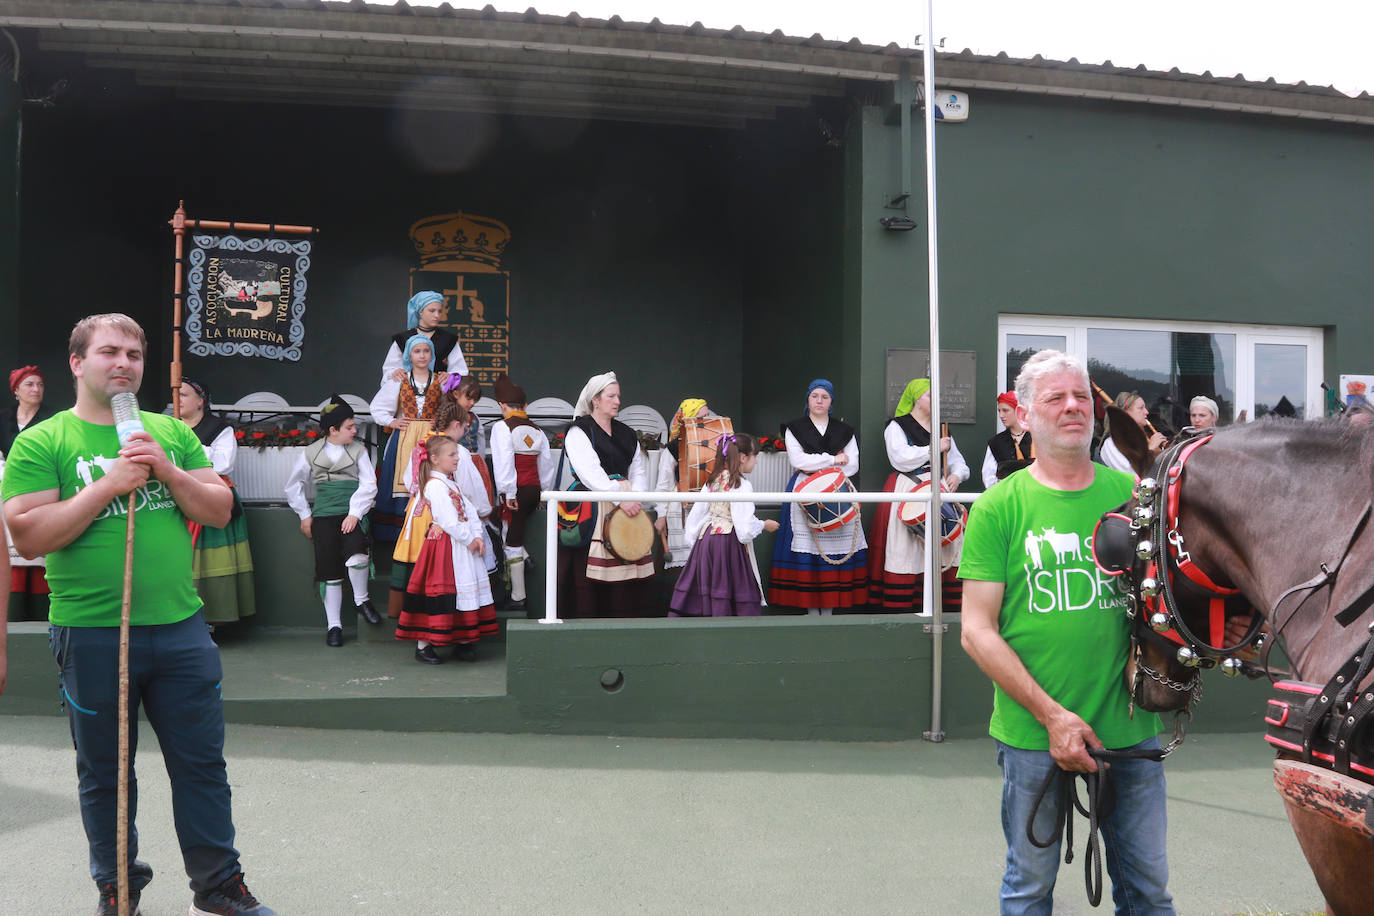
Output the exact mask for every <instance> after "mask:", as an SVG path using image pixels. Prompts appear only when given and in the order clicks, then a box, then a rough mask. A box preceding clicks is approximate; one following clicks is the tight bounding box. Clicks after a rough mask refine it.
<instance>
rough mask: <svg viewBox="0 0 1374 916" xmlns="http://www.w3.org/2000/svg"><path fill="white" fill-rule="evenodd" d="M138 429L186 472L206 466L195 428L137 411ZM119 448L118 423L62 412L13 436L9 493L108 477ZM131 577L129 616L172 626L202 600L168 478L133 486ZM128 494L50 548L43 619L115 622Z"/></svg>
mask: <svg viewBox="0 0 1374 916" xmlns="http://www.w3.org/2000/svg"><path fill="white" fill-rule="evenodd" d="M140 416H141V417H142V419H143V427H144V429H146V430H147V431H148V433H149V434H150V435H151V436H152V437H153V438H154V439H156V440H157V441H158V442H159V443H160V444H161V445H162V448H163V450H164V451H166V453H167V457H168V458H170V459H171V460H172V463H173V464H175V465H177V466H178V467H181V468H185V469H187V470H193V469H195V468H206V467H209V466H210V462H209V460H208V459H207V458H206V457H205V449H204V448H202V447H201V444H200V441H199V440H198V439H197V438H196V434H195V433H193V432H192V431H191V428H190V427H189V426H187V425H186V424H185V423H183V422H181V421H180V420H177V419H175V418H173V417H168V416H163V415H162V414H155V413H148V412H146V411H140ZM118 455H119V438H118V436H116V435H115V428H114V426H112V425H111V426H101V425H98V424H95V423H87V422H86V421H85V420H82V419H81V418H79V417H78V416H76V414H74V413H72V412H71V411H70V410H64V411H63V412H61V413H59V414H58V415H57V416H55V417H53V418H52V419H50V420H48V421H47V422H45V423H40V424H38V425H36V426H32V427H30V428H28V429H26V430H24V431H23V432H22V433H20V434H19V437H18V438H17V439H15V440H14V447H13V448H12V449H11V450H10V454H9V460H8V461H6V462H5V480H4V484H3V489H2V490H0V493H3V496H4V498H5V499H7V500H8V499H10V498H11V497H14V496H19V495H22V494H24V493H37V492H41V491H44V490H57V491H58V494H59V496H58V498H59V499H70V498H71V497H72V496H74V495H76V493H78V492H79V491H80V490H82V489H83V488H85V487H87V486H90V485H91V483H93V482H94V481H96V480H98V479H99V478H100V477H102V476H104V474H105V469H106V468H108V467H109V466H111V465H112V464H113V463H114V460H115V458H117V457H118ZM135 493H136V494H137V497H138V498H137V500H136V501H135V503H134V581H133V592H132V598H131V603H130V605H129V608H130V610H129V619H130V622H131V623H132V624H134V625H136V626H144V625H155V624H164V623H176V622H177V621H179V620H185V619H186V618H187V617H190V616H191V615H192V614H194V613H195V612H196V611H197V610H198V609H199V608H200V605H201V601H200V598H199V597H198V596H197V595H196V590H195V587H194V586H193V585H192V582H191V535H190V532H189V531H187V530H186V517H185V516H184V515H182V514H181V509H179V508H178V507H177V504H176V501H175V500H174V499H173V498H172V493H171V490H169V489H168V488H167V485H166V484H164V483H163V482H162V481H160V480H157V479H156V478H150V479H149V481H148V483H147V485H145V486H143V487H140V488H139V489H138V490H136V491H135ZM128 506H129V500H128V497H127V496H121V497H119V498H118V499H115V500H111V502H110V504H109V505H108V506H106V507H105V510H104V511H103V512H101V513H100V515H99V516H98V517H97V518H96V519H95V521H93V522H91V524H90V526H89V527H88V528H87V529H86V530H85V531H83V532H82V533H81V534H80V536H78V537H77V539H76V540H74V541H72V542H71V543H70V544H68V545H67V546H66V547H63V548H62V549H61V550H58V551H55V552H53V553H50V554H48V557H47V563H48V573H47V575H48V585H49V586H50V587H51V588H52V598H51V604H50V608H49V611H48V619H49V621H51V622H52V623H53V624H55V625H57V626H67V627H110V626H113V627H117V626H119V609H120V605H121V604H122V603H123V590H124V539H125V532H126V530H127V527H128V518H127V515H128V512H127V510H128Z"/></svg>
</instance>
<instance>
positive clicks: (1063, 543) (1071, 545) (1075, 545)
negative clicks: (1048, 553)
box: [1040, 528, 1083, 564]
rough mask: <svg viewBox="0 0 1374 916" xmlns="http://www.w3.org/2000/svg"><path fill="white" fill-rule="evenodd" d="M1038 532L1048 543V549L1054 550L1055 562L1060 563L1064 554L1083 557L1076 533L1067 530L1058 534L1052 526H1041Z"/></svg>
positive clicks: (1078, 558) (1077, 558) (1080, 558)
mask: <svg viewBox="0 0 1374 916" xmlns="http://www.w3.org/2000/svg"><path fill="white" fill-rule="evenodd" d="M1040 533H1041V534H1042V535H1043V536H1044V539H1045V541H1047V542H1048V543H1049V545H1050V549H1052V550H1053V551H1054V561H1055V562H1056V563H1060V564H1062V563H1063V562H1064V558H1065V557H1066V556H1072V557H1073V558H1074V559H1075V560H1082V559H1083V548H1082V545H1081V544H1079V542H1078V535H1077V533H1075V532H1073V531H1067V532H1065V533H1064V534H1060V533H1059V532H1057V531H1055V530H1054V529H1053V528H1041V529H1040Z"/></svg>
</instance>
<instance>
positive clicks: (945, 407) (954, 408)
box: [886, 347, 978, 423]
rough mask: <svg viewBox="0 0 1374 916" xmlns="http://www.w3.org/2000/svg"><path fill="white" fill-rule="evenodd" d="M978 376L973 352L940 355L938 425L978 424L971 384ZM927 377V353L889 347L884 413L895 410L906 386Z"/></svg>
mask: <svg viewBox="0 0 1374 916" xmlns="http://www.w3.org/2000/svg"><path fill="white" fill-rule="evenodd" d="M977 372H978V353H977V351H975V350H941V351H940V422H941V423H977V422H978V399H977V396H976V391H975V387H974V380H975V379H976V378H977ZM929 377H930V351H929V350H906V349H899V348H896V347H889V348H888V351H887V376H886V378H887V413H888V416H891V415H892V412H893V411H894V410H896V409H897V402H898V401H899V400H901V398H902V392H903V391H905V390H906V386H907V383H908V382H910V381H911V380H912V379H914V378H929Z"/></svg>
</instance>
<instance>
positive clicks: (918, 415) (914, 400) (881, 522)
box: [868, 378, 969, 613]
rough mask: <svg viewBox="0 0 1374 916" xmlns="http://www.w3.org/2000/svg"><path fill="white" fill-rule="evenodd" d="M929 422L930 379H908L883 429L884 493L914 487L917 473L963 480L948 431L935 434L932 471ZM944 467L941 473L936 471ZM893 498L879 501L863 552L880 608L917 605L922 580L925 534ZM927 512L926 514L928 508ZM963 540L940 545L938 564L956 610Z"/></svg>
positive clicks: (948, 482) (949, 484)
mask: <svg viewBox="0 0 1374 916" xmlns="http://www.w3.org/2000/svg"><path fill="white" fill-rule="evenodd" d="M932 438H933V437H932V434H931V428H930V379H928V378H918V379H912V380H911V381H910V382H908V383H907V386H906V390H905V391H903V392H902V397H901V400H899V401H898V402H897V410H896V413H895V414H894V415H893V417H892V419H891V420H889V421H888V424H887V426H886V427H885V428H884V429H883V444H884V445H885V446H886V447H887V460H888V463H889V464H891V465H892V473H891V474H889V475H888V478H887V483H885V484H884V485H883V491H884V492H886V493H906V492H909V491H911V490H914V489H916V485H917V484H918V483H920V481H921V476H922V475H928V476H929V478H930V479H933V480H939V481H940V482H941V484H942V485H943V487H944V489H945V490H946V491H953V490H956V489H958V487H959V484H961V483H963V482H964V481H965V480H968V477H969V468H968V463H967V462H965V461H964V456H963V455H962V454H960V453H959V446H957V445H955V443H954V440H953V439H952V438H950V437H949V436H941V437H938V439H937V440H936V443H935V444H936V452H937V453H938V457H937V460H938V461H939V463H940V465H941V468H940V469H939V470H935V471H933V472H932V469H931V443H932ZM941 471H943V473H941ZM895 506H896V504H895V503H879V504H878V511H877V512H876V513H874V516H873V529H872V532H873V547H872V549H871V550H870V551H869V553H868V577H869V583H870V588H869V592H870V600H871V601H872V603H873V604H875V605H877V606H879V607H880V608H882V609H883V610H884V611H905V612H907V613H910V612H911V611H918V610H920V609H921V607H920V606H921V597H922V591H923V586H924V583H925V562H926V539H925V538H924V537H920V536H918V535H917V533H916V532H915V531H914V530H913V529H911V528H909V527H908V526H907V525H905V524H903V523H902V520H901V519H900V518H899V517H898V513H897V510H896V508H895ZM927 518H929V514H927ZM961 546H962V541H961V540H960V541H955V542H954V543H952V544H950V545H948V546H946V547H944V548H942V549H941V551H940V561H941V562H940V567H941V569H943V570H945V574H944V575H943V576H942V577H941V579H942V580H943V581H944V583H945V586H944V592H943V597H944V604H945V605H946V606H947V607H949V609H950V610H958V608H959V599H960V594H961V589H960V588H959V582H958V579H957V578H956V571H955V569H954V566H955V564H957V563H958V562H959V548H960V547H961Z"/></svg>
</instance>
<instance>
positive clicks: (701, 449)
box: [677, 417, 735, 493]
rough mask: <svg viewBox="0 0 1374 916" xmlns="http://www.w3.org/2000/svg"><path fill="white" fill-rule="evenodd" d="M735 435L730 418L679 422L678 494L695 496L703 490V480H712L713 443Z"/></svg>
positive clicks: (713, 462)
mask: <svg viewBox="0 0 1374 916" xmlns="http://www.w3.org/2000/svg"><path fill="white" fill-rule="evenodd" d="M734 431H735V429H734V426H733V425H732V424H731V422H730V418H729V417H688V418H687V419H685V420H683V421H682V438H681V439H679V440H678V443H679V444H678V450H679V452H678V458H679V459H680V460H679V462H678V466H677V488H678V490H679V491H681V492H683V493H689V492H693V493H694V492H696V491H697V490H700V489H701V488H702V487H704V486H706V478H707V477H710V476H711V468H712V466H713V465H714V464H715V462H716V453H717V451H718V449H717V448H716V440H717V439H719V438H720V437H721V436H723V435H725V434H726V433H733V432H734Z"/></svg>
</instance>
